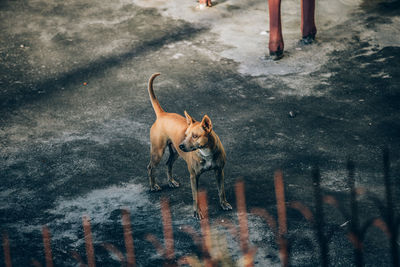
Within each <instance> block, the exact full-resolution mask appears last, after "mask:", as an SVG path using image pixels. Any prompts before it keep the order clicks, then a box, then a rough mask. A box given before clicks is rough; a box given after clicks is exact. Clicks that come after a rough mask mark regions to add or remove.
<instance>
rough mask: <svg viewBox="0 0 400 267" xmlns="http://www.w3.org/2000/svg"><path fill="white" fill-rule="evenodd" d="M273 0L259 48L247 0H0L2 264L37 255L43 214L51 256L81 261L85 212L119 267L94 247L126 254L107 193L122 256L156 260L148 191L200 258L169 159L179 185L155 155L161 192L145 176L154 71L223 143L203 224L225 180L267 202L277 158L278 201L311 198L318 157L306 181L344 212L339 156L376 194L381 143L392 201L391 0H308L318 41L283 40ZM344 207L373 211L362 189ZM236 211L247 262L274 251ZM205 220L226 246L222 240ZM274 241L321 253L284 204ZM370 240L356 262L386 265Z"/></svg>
mask: <svg viewBox="0 0 400 267" xmlns="http://www.w3.org/2000/svg"><path fill="white" fill-rule="evenodd" d="M282 4H283V6H282V12H283V14H282V16H283V34H284V38H285V47H286V54H285V57H284V58H283V59H282V60H281V61H278V62H274V61H269V60H268V59H266V58H265V57H264V56H265V54H266V53H267V41H268V32H267V31H266V30H267V29H268V17H267V3H266V2H264V1H260V0H253V1H246V2H243V1H237V0H232V1H219V2H216V3H215V6H214V7H213V8H211V9H205V10H198V9H196V8H195V7H196V2H195V1H183V0H177V1H173V2H172V1H157V0H152V1H149V0H147V1H142V0H134V1H125V0H119V1H114V2H104V1H72V2H71V1H69V2H68V3H66V2H62V1H49V0H37V1H2V2H1V3H0V20H1V25H2V26H3V27H2V28H1V32H0V36H1V37H0V77H1V80H0V99H1V107H0V110H1V117H0V156H1V160H0V171H1V173H0V175H1V181H2V183H1V185H0V186H1V191H0V215H1V216H0V229H1V230H2V231H3V232H6V233H7V234H8V236H9V239H10V250H11V258H12V262H13V264H14V265H15V266H26V265H28V264H31V262H32V259H36V260H37V261H39V262H41V263H42V264H44V253H43V242H42V235H41V230H42V226H43V225H47V226H48V227H49V230H50V232H51V236H52V250H53V258H54V262H55V265H57V266H75V265H77V261H76V259H74V257H73V256H72V254H71V251H77V252H78V254H79V255H81V257H82V258H83V259H84V261H86V256H85V255H86V252H85V239H84V233H83V228H82V216H83V215H87V216H89V217H90V220H91V226H92V232H93V241H94V249H95V255H96V263H97V265H98V266H120V263H119V261H118V260H117V258H116V257H115V256H113V254H112V253H109V252H108V251H107V250H106V249H105V248H104V247H103V246H102V244H103V243H110V244H113V245H114V246H115V247H117V248H118V249H119V250H121V251H125V247H124V238H123V230H122V226H121V212H120V210H121V209H122V208H123V209H127V210H129V211H130V213H131V221H132V230H133V237H134V245H135V256H136V262H137V264H138V265H139V266H159V265H161V264H162V262H163V258H162V256H160V255H158V254H157V252H156V250H155V248H154V247H153V245H152V244H151V243H150V242H149V241H147V240H146V235H147V234H149V233H151V234H154V235H155V236H157V238H159V239H160V240H161V242H163V227H162V220H161V213H160V200H161V199H162V198H164V197H165V198H168V199H169V204H170V207H171V213H172V221H173V227H174V239H175V243H174V244H175V254H176V257H177V258H180V257H182V256H184V255H190V254H196V255H198V256H201V253H199V251H198V249H197V248H196V246H195V244H194V243H193V241H192V239H191V237H190V236H189V235H188V234H186V233H184V231H182V228H183V227H184V226H185V225H190V226H192V227H193V228H194V229H195V230H197V231H200V224H199V222H198V221H196V220H195V219H194V218H192V217H191V216H192V212H191V203H192V200H191V191H190V183H189V179H188V172H187V170H186V165H185V163H184V162H183V161H182V160H178V161H177V163H176V164H175V166H174V173H175V174H176V176H177V177H178V180H179V181H180V182H181V187H180V188H179V189H170V188H168V186H167V184H166V174H165V171H164V166H163V165H164V164H160V167H159V168H158V175H157V177H158V181H159V183H160V185H162V187H163V190H162V191H161V192H159V193H150V192H149V191H148V179H147V170H146V165H147V163H148V160H149V154H148V151H149V140H148V135H149V129H150V126H151V124H152V123H153V121H154V119H155V116H154V112H153V110H152V108H151V105H150V102H149V99H148V94H147V91H146V86H147V85H146V84H147V80H148V78H149V77H150V75H151V74H152V73H153V72H161V73H162V75H161V76H160V77H158V78H157V80H156V81H155V93H156V95H157V96H158V98H159V100H160V103H161V105H162V106H163V108H164V109H165V110H167V111H169V112H176V113H179V114H183V111H184V110H187V111H188V112H189V114H191V115H192V116H193V117H194V118H196V119H200V118H201V117H202V116H203V115H204V114H207V115H209V116H210V118H211V119H212V121H213V125H214V129H215V131H216V133H217V134H218V135H219V137H220V138H221V140H222V143H223V144H224V147H225V149H226V152H227V158H228V163H227V165H226V170H225V175H226V190H227V198H228V201H230V203H231V204H232V205H233V206H234V209H233V211H231V212H223V211H221V210H220V209H219V206H218V201H217V199H218V197H217V190H216V185H215V181H214V178H213V177H212V175H211V174H203V175H202V177H201V180H200V185H201V187H202V188H204V189H206V190H207V192H208V203H209V211H208V212H209V215H210V220H211V222H212V224H213V225H216V223H217V222H220V221H221V220H224V221H232V222H234V223H235V224H236V223H237V213H236V211H237V209H236V200H235V191H234V185H235V182H236V181H237V180H238V179H242V180H243V181H244V182H245V187H246V203H247V207H248V210H249V211H250V210H251V208H254V207H260V208H263V209H265V210H267V211H268V212H270V213H271V214H273V215H274V216H276V200H275V190H274V180H273V175H274V171H275V170H276V169H278V168H280V169H282V171H283V174H284V181H285V192H286V200H287V201H288V202H290V201H301V202H302V203H304V204H305V205H307V206H309V207H310V208H311V209H312V210H313V208H314V202H313V187H312V179H311V169H312V167H313V166H316V165H318V166H319V168H320V170H321V176H322V180H321V185H322V188H323V193H324V194H325V195H328V194H329V195H333V196H335V197H336V198H337V199H338V200H339V201H340V202H341V203H343V205H344V207H345V209H347V210H348V209H349V205H348V204H347V203H348V202H349V186H348V183H347V178H346V177H347V171H346V160H347V158H348V157H351V158H352V159H353V160H354V161H355V163H356V186H357V187H362V188H365V189H366V190H367V191H368V192H371V193H374V194H376V195H378V196H379V198H381V199H384V184H383V171H382V170H383V163H382V149H383V148H384V147H385V146H387V147H389V149H390V156H391V167H392V168H391V175H392V177H393V180H394V184H395V186H394V187H393V191H394V197H395V203H396V205H395V209H396V212H397V214H399V213H400V211H399V206H398V205H397V201H398V193H399V187H398V182H397V181H398V177H399V165H400V160H399V152H398V151H399V149H400V143H399V133H400V124H399V121H398V118H399V115H400V114H399V113H400V112H399V103H400V91H399V85H400V75H399V74H400V73H399V72H400V68H399V63H398V62H400V34H399V32H400V28H399V27H398V25H399V23H400V16H399V12H400V6H399V2H398V1H368V2H362V1H356V0H354V1H351V0H343V1H327V0H326V1H324V0H321V1H318V3H317V27H318V30H319V32H318V36H317V37H318V38H317V41H316V43H315V44H313V45H311V46H307V47H302V46H298V45H297V41H298V38H299V37H300V33H299V32H300V29H299V20H300V16H299V12H300V10H299V5H300V4H299V3H297V1H291V0H286V1H283V3H282ZM290 111H292V112H294V113H295V115H296V116H295V117H294V118H292V117H290V116H289V112H290ZM165 160H166V159H165ZM165 160H164V161H165ZM359 205H360V218H361V221H362V222H365V221H367V220H368V219H369V218H372V217H374V216H378V215H379V210H378V207H377V206H376V204H375V203H373V201H372V200H371V198H370V197H369V194H366V193H365V194H361V195H360V196H359ZM324 207H325V209H326V210H325V211H326V217H327V218H326V221H327V222H329V223H328V224H327V225H326V227H325V230H326V232H329V234H330V235H331V236H332V237H331V239H330V241H329V249H330V254H329V255H330V259H331V265H334V266H350V265H351V264H352V262H353V246H352V244H351V242H350V241H349V239H348V237H347V233H348V226H346V222H347V221H348V220H347V219H346V218H344V217H343V216H342V215H340V213H339V212H338V210H336V209H334V208H332V207H329V206H324ZM248 219H249V222H248V225H249V233H250V243H251V244H252V245H253V246H256V247H258V250H257V253H256V255H255V263H256V266H275V265H276V266H278V265H280V261H279V256H278V255H279V254H278V246H277V244H276V242H275V236H274V234H273V232H272V231H271V229H270V228H269V227H268V226H267V225H266V224H265V223H264V222H263V221H262V220H261V219H260V218H259V217H257V216H255V215H252V214H250V213H249V214H248ZM343 224H345V225H344V226H342V227H340V225H343ZM217 228H218V230H219V231H218V232H219V233H220V234H221V235H222V237H223V238H226V239H227V240H228V251H229V255H230V256H231V257H232V258H233V260H235V261H237V260H238V259H239V258H240V257H241V256H242V254H241V252H240V245H239V242H238V239H237V238H232V236H231V235H230V234H229V232H228V231H227V230H226V229H225V228H223V227H217ZM215 235H216V234H215ZM223 238H222V240H223ZM288 238H289V242H290V244H291V247H290V263H291V265H293V266H315V265H318V264H320V262H319V258H318V257H319V256H318V255H319V248H318V245H317V241H316V238H315V234H314V230H313V228H312V227H311V226H310V224H309V222H307V221H306V220H305V219H304V218H303V217H302V216H301V215H300V214H299V213H298V212H297V211H295V210H293V209H290V208H288ZM387 240H388V239H387V237H386V236H385V234H383V233H382V232H381V231H380V230H377V229H376V228H371V229H370V230H369V231H368V232H367V235H366V237H365V241H364V260H365V263H366V265H368V266H377V265H382V266H386V265H388V264H390V250H389V242H388V241H387ZM0 262H4V256H3V254H1V256H0Z"/></svg>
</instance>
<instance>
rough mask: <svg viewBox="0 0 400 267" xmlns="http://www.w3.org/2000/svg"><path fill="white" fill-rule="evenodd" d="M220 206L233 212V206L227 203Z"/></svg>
mask: <svg viewBox="0 0 400 267" xmlns="http://www.w3.org/2000/svg"><path fill="white" fill-rule="evenodd" d="M220 205H221V208H222V209H223V210H231V209H232V206H231V204H229V203H228V202H227V201H222V202H220Z"/></svg>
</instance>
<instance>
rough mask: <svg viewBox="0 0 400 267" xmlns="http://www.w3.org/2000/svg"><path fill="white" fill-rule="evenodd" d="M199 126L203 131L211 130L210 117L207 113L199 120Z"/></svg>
mask: <svg viewBox="0 0 400 267" xmlns="http://www.w3.org/2000/svg"><path fill="white" fill-rule="evenodd" d="M201 127H203V129H204V131H206V132H207V133H209V132H211V130H212V123H211V119H210V118H209V117H208V116H207V115H204V117H203V119H202V120H201Z"/></svg>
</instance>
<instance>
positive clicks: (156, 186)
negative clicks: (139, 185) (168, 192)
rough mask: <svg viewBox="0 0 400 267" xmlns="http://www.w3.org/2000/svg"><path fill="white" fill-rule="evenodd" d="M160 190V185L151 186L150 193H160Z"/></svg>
mask: <svg viewBox="0 0 400 267" xmlns="http://www.w3.org/2000/svg"><path fill="white" fill-rule="evenodd" d="M160 190H161V187H160V186H159V185H158V184H154V185H152V186H150V191H151V192H157V191H160Z"/></svg>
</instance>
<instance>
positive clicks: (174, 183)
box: [168, 179, 179, 188]
mask: <svg viewBox="0 0 400 267" xmlns="http://www.w3.org/2000/svg"><path fill="white" fill-rule="evenodd" d="M168 185H169V187H171V188H177V187H179V183H178V181H176V180H175V179H170V180H168Z"/></svg>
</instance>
